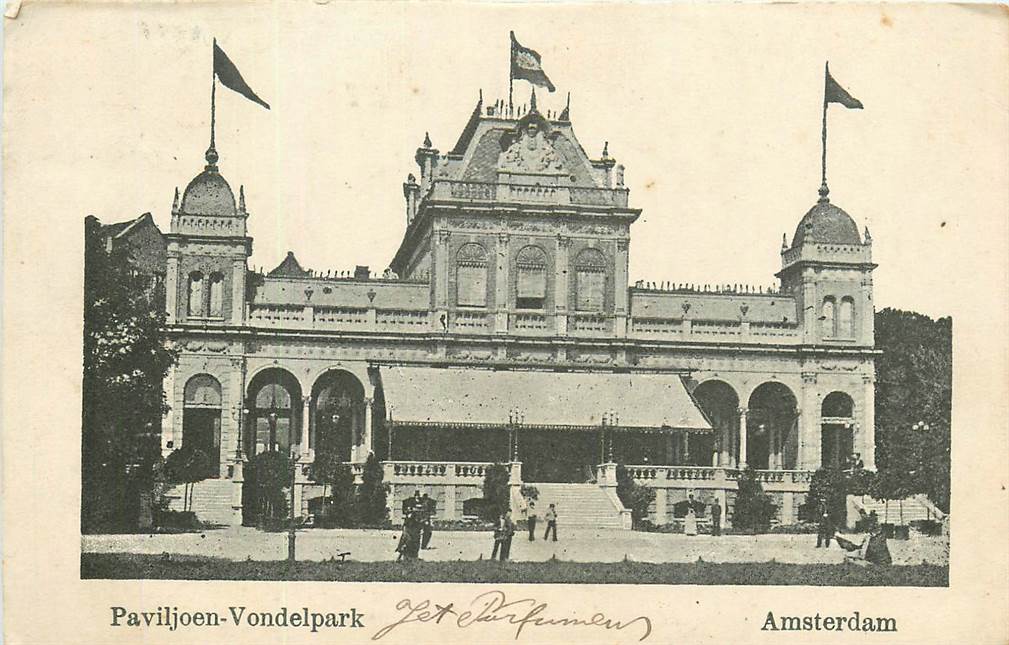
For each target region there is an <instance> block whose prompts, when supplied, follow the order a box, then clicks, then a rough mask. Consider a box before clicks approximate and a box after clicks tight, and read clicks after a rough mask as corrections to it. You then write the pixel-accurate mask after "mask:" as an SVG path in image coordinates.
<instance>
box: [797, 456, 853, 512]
mask: <svg viewBox="0 0 1009 645" xmlns="http://www.w3.org/2000/svg"><path fill="white" fill-rule="evenodd" d="M848 483H849V482H848V477H847V475H845V473H844V472H843V471H842V470H841V469H839V468H821V469H819V470H817V471H816V472H815V473H813V477H812V479H811V480H810V482H809V494H808V495H806V503H805V504H803V505H802V506H801V507H799V514H800V515H801V516H802V519H804V520H806V521H808V522H816V521H818V520H819V519H820V509H822V508H825V509H827V515H829V516H830V519H831V521H832V522H833V524H834V526H844V524H845V522H846V521H847V514H848Z"/></svg>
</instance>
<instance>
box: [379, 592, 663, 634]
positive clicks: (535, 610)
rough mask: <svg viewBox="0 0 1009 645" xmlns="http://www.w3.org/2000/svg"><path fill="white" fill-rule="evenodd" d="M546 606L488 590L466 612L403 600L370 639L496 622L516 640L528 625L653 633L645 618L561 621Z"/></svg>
mask: <svg viewBox="0 0 1009 645" xmlns="http://www.w3.org/2000/svg"><path fill="white" fill-rule="evenodd" d="M548 607H549V605H548V604H547V603H545V602H540V601H538V600H536V599H535V598H521V599H519V600H511V601H509V600H508V599H507V597H506V596H505V594H504V592H503V591H488V592H486V593H482V594H480V595H479V596H477V597H476V598H474V599H473V600H472V601H471V602H470V604H469V608H468V609H462V608H460V609H457V608H456V606H455V603H451V602H450V603H448V604H445V605H439V604H437V603H433V602H432V601H430V600H421V601H417V602H415V601H413V600H410V599H409V598H404V599H403V600H400V601H399V602H398V603H396V610H397V611H401V612H404V613H403V615H401V616H400V617H399V619H398V620H397V621H396V622H394V623H390V624H388V625H386V626H385V627H383V628H381V629H380V630H378V631H377V632H375V634H374V635H373V636H372V637H371V639H372V640H376V641H377V640H379V639H381V638H384V637H385V636H388V635H389V634H390V633H391V632H392V630H394V629H396V628H397V627H399V626H400V625H407V624H410V623H432V622H433V623H435V624H436V625H440V624H442V621H445V622H446V623H448V624H451V623H455V625H456V627H462V628H465V627H470V626H472V625H476V624H481V623H497V622H501V621H505V623H506V624H509V625H514V626H515V639H516V640H518V638H519V636H521V635H522V630H524V629H525V628H526V627H527V626H530V625H532V626H534V627H547V626H561V627H575V626H577V627H601V628H603V629H607V630H611V629H613V630H617V631H621V630H624V629H628V628H630V627H632V626H637V628H638V629H640V630H641V636H640V638H638V641H643V640H645V639H646V638H648V637H649V636H650V635H651V633H652V621H651V619H650V618H648V617H647V616H637V617H635V618H632V619H631V620H614V619H612V618H608V617H607V616H606V615H605V614H603V613H602V612H597V613H595V614H592V616H590V617H588V618H577V617H569V618H560V617H550V616H549V615H547V613H546V612H547V608H548Z"/></svg>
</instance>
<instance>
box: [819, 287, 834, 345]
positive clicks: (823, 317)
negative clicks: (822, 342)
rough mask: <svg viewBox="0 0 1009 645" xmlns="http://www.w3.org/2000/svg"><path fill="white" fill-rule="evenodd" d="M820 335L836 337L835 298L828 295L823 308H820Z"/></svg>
mask: <svg viewBox="0 0 1009 645" xmlns="http://www.w3.org/2000/svg"><path fill="white" fill-rule="evenodd" d="M820 325H821V327H820V328H821V333H820V335H821V336H823V337H824V338H833V337H834V298H833V296H827V297H826V298H824V299H823V308H822V309H821V310H820Z"/></svg>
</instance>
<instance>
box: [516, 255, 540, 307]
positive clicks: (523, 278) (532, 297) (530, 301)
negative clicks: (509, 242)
mask: <svg viewBox="0 0 1009 645" xmlns="http://www.w3.org/2000/svg"><path fill="white" fill-rule="evenodd" d="M515 268H516V269H517V273H518V280H517V285H516V293H515V306H516V307H517V308H519V309H543V307H544V303H545V302H546V297H547V254H546V253H544V252H543V249H541V248H540V247H538V246H527V247H524V248H523V249H522V250H520V251H519V254H518V258H517V260H516V262H515Z"/></svg>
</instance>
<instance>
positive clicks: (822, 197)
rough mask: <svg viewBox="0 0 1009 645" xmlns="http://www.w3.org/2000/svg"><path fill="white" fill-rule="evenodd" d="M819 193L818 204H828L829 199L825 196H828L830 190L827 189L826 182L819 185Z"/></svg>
mask: <svg viewBox="0 0 1009 645" xmlns="http://www.w3.org/2000/svg"><path fill="white" fill-rule="evenodd" d="M819 192H820V200H819V202H820V203H821V204H827V203H830V198H828V197H827V195H829V194H830V189H829V188H827V182H826V181H824V182H823V183H822V184H820V191H819Z"/></svg>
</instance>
